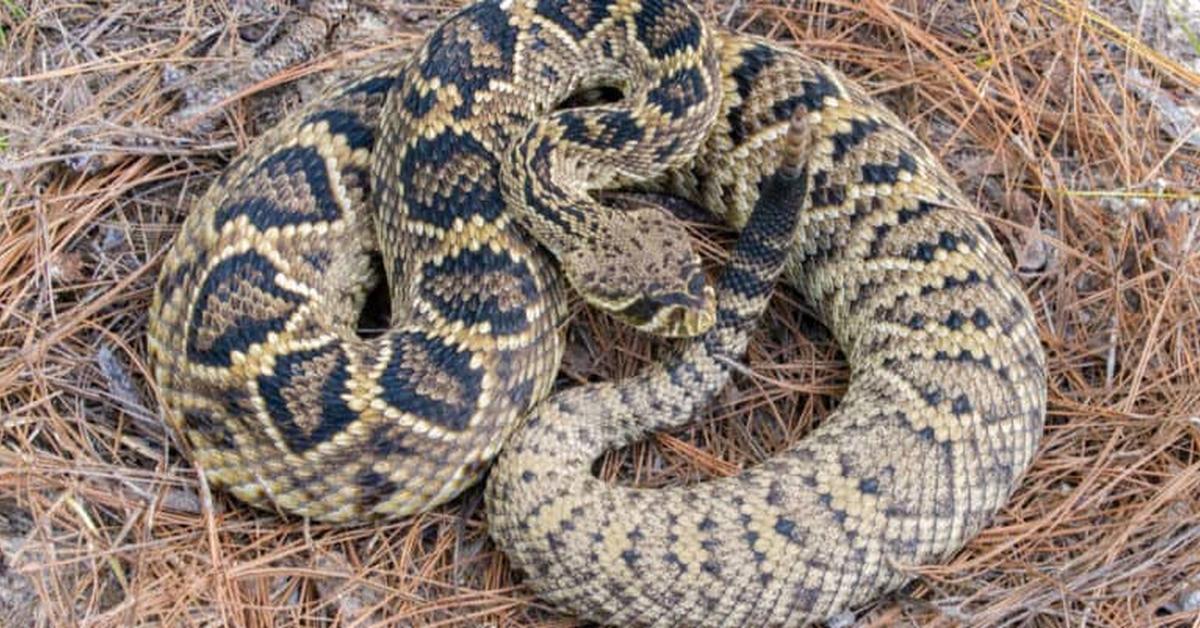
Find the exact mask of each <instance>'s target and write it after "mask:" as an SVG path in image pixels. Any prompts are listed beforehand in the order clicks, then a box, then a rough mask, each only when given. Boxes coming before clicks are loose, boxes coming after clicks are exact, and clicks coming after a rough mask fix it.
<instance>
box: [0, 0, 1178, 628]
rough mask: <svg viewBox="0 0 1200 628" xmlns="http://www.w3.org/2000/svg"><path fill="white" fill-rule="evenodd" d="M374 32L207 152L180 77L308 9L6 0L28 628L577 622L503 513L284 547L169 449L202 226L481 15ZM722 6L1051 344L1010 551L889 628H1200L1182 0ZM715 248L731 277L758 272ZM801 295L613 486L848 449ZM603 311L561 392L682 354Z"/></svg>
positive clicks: (16, 463)
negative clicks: (166, 405)
mask: <svg viewBox="0 0 1200 628" xmlns="http://www.w3.org/2000/svg"><path fill="white" fill-rule="evenodd" d="M300 4H303V3H300ZM362 4H363V5H364V6H362V7H361V8H359V9H358V10H356V12H355V17H356V19H355V21H354V22H352V23H350V24H348V25H345V26H343V27H340V28H339V29H338V30H337V31H336V32H335V33H334V37H333V39H332V46H333V52H330V53H327V54H326V55H325V56H323V57H321V58H319V59H316V60H314V61H312V62H310V63H309V64H307V65H305V66H303V67H301V68H293V69H291V70H287V71H284V72H281V73H278V74H276V75H274V76H272V77H271V78H270V79H268V80H266V81H265V82H259V83H257V84H254V85H249V86H247V87H245V88H244V89H241V90H240V91H238V92H236V93H235V94H234V95H232V96H230V97H229V98H227V99H225V100H223V101H221V102H218V103H216V104H214V105H213V106H212V109H213V112H214V113H215V114H216V124H214V125H212V129H211V130H206V131H205V130H201V131H197V130H195V129H193V130H190V131H189V130H187V129H178V128H173V127H171V126H170V125H168V124H166V122H165V120H167V118H168V117H169V114H170V113H171V112H173V111H174V110H175V109H176V108H177V107H178V106H179V99H178V96H177V94H176V93H175V92H172V91H164V89H163V85H164V80H166V79H168V78H170V75H171V73H172V72H173V71H174V69H175V68H179V67H189V68H191V69H192V70H193V71H195V72H196V74H197V76H200V77H214V76H216V77H219V76H221V75H222V74H226V73H230V72H237V71H238V69H239V68H242V67H243V66H244V63H245V59H244V58H241V57H239V56H238V55H237V53H236V50H237V48H238V46H237V45H236V44H237V43H238V41H239V40H247V39H249V40H253V39H254V38H255V37H258V36H261V35H262V33H264V32H270V31H271V29H273V28H275V27H276V26H277V24H278V23H279V22H280V21H281V20H287V19H288V18H289V16H290V13H289V11H290V9H288V8H287V7H284V8H285V11H283V12H282V13H279V12H276V11H272V10H271V7H276V8H278V6H279V5H277V4H276V3H274V2H243V3H224V2H217V1H215V0H197V1H195V2H157V3H156V2H148V1H147V0H113V1H112V2H108V3H63V2H52V1H49V0H32V1H30V2H21V3H18V2H12V1H11V0H0V112H2V113H0V210H2V211H0V625H23V624H28V623H38V624H41V625H74V624H77V623H87V624H88V625H92V626H118V625H128V624H131V623H135V622H139V621H140V622H143V623H153V624H164V625H217V624H219V625H275V624H293V623H295V624H304V625H346V626H364V625H377V624H381V625H395V626H413V625H417V626H446V625H497V626H499V625H504V626H532V625H538V626H569V625H574V622H573V621H572V620H571V619H570V618H565V617H561V616H559V615H556V614H554V613H553V611H552V610H551V609H548V608H545V607H544V606H543V605H541V604H540V603H539V602H538V601H536V600H534V599H531V598H530V596H529V594H528V592H527V591H525V590H524V589H522V588H521V587H520V584H519V578H517V577H516V576H515V575H514V574H513V573H511V572H510V570H509V569H508V566H507V563H506V561H505V559H504V558H503V557H502V556H501V555H499V554H498V553H497V552H496V551H495V549H494V548H493V546H492V545H491V544H490V542H489V541H488V539H487V528H486V521H485V520H484V519H483V516H482V514H481V509H480V507H479V501H480V495H479V492H478V491H477V490H476V491H472V492H470V493H469V494H468V495H466V496H464V497H462V498H460V499H459V500H456V501H455V502H454V503H453V504H451V505H449V506H447V507H445V508H442V509H439V510H438V511H436V512H433V513H429V514H426V515H423V516H420V517H417V518H415V519H413V520H410V521H402V522H396V523H389V524H386V525H378V526H371V527H361V528H354V529H333V528H328V527H324V526H315V525H314V526H309V525H306V524H304V523H303V522H295V521H282V520H280V519H279V518H277V517H274V516H271V515H268V514H263V513H260V512H254V511H250V510H248V509H246V508H244V507H242V506H240V505H239V504H237V503H235V502H233V501H231V500H230V499H229V498H228V497H226V496H225V495H222V494H220V493H216V494H213V493H210V492H209V491H208V488H207V486H205V485H204V484H203V483H201V481H200V479H199V476H198V474H197V472H196V470H195V469H194V468H193V467H192V466H190V465H189V464H187V463H186V461H185V460H183V459H182V457H181V455H180V450H179V448H178V444H179V443H178V442H177V441H176V440H175V436H174V435H173V434H171V433H170V432H169V431H168V430H166V429H165V428H164V426H163V425H162V423H161V422H160V421H159V420H158V407H159V404H158V400H157V399H156V397H155V392H154V390H153V387H152V386H151V384H150V377H149V374H148V372H147V366H146V362H145V341H144V335H145V325H146V320H145V311H146V307H147V304H148V301H149V298H150V289H151V285H152V281H153V278H154V276H155V273H156V272H157V269H158V260H159V259H160V258H161V256H162V253H163V251H164V250H165V247H166V246H167V244H168V242H169V240H170V237H171V235H172V234H173V233H174V229H175V228H176V225H177V224H178V223H179V221H180V219H181V218H182V216H183V214H184V212H185V211H186V208H187V206H188V203H189V201H190V200H191V199H193V198H194V197H195V196H196V195H197V193H198V192H199V191H201V190H203V189H204V188H205V187H206V186H207V185H208V184H209V183H210V181H211V179H212V177H213V176H214V175H215V173H216V172H218V171H219V170H220V168H221V167H222V165H223V164H224V163H226V162H227V161H228V159H229V158H230V157H231V156H232V155H234V154H235V153H236V152H237V151H238V150H240V149H241V148H244V147H245V145H246V143H247V142H248V141H249V140H250V139H252V138H253V137H254V136H256V135H257V134H259V133H261V132H262V131H263V130H264V129H265V128H267V126H269V125H270V124H271V122H272V121H273V120H275V119H277V118H278V116H279V115H280V114H281V113H282V112H285V111H287V110H290V109H293V108H294V107H295V106H296V105H297V104H298V103H299V101H300V100H302V99H304V98H308V97H311V95H312V93H313V91H314V87H315V86H317V85H318V84H320V83H322V82H323V81H326V80H329V79H330V77H331V76H332V75H334V74H337V73H339V72H344V71H348V70H349V68H351V67H352V66H356V65H358V64H359V62H360V60H361V61H364V62H365V61H370V60H377V59H379V58H386V57H388V56H389V55H391V56H395V55H397V54H400V52H398V51H402V50H406V49H409V48H411V47H412V46H413V45H414V44H415V42H416V41H418V40H419V38H420V37H421V36H422V35H423V34H424V33H426V32H428V30H429V29H430V28H431V26H432V24H434V23H435V21H436V19H437V18H439V17H441V16H443V15H445V14H446V12H447V11H449V10H450V9H451V8H452V7H453V4H454V3H453V2H450V0H446V1H444V2H443V1H442V0H433V1H431V3H429V4H416V3H394V4H392V3H383V2H365V3H362ZM696 4H697V5H699V6H701V7H702V9H703V10H704V11H705V12H706V13H708V15H709V16H710V17H712V18H713V19H715V20H718V21H721V22H723V23H725V24H728V25H729V26H731V27H733V28H737V29H740V30H744V31H747V32H754V33H759V34H765V35H768V36H771V37H774V38H777V39H780V40H789V41H793V42H796V43H795V45H796V46H797V47H798V48H800V49H802V50H805V51H807V52H809V53H811V54H813V55H816V56H819V57H821V58H824V59H828V60H830V61H832V62H834V63H835V64H837V65H838V66H839V67H841V68H842V69H844V70H846V71H847V72H848V73H850V74H851V75H853V76H855V77H858V78H860V79H861V80H862V81H863V82H864V83H865V84H866V85H867V86H868V87H869V89H870V90H871V91H872V92H874V93H877V94H879V95H880V96H881V97H882V98H884V99H885V100H886V101H887V102H888V103H889V104H890V105H891V106H893V107H894V108H895V109H896V110H897V111H898V112H900V114H901V116H902V117H903V118H905V119H906V120H908V121H909V122H910V123H911V124H912V126H913V127H914V128H915V129H916V130H917V132H918V134H919V135H920V136H922V137H923V138H925V139H927V140H928V141H929V142H930V143H931V144H932V145H934V146H936V147H938V149H939V154H940V155H941V156H942V157H943V158H944V159H945V160H946V161H947V163H948V164H949V165H950V166H951V170H952V172H953V174H954V175H955V176H956V178H957V179H958V180H959V181H960V182H961V183H962V186H963V188H964V190H966V191H967V192H968V194H970V195H972V196H973V197H974V198H975V199H976V200H977V202H978V204H979V205H980V207H981V209H982V210H983V211H984V212H985V213H986V214H987V215H988V216H989V217H991V219H992V225H993V227H994V229H995V231H996V232H997V234H998V235H999V237H1000V238H1001V240H1002V242H1003V243H1004V244H1005V246H1006V248H1007V249H1008V251H1009V252H1010V254H1011V256H1012V259H1013V260H1014V262H1015V263H1016V264H1017V265H1018V266H1019V267H1020V268H1021V270H1022V273H1023V274H1024V277H1025V280H1026V287H1027V289H1028V292H1029V294H1030V295H1031V298H1032V300H1033V302H1034V304H1035V307H1036V309H1037V311H1038V313H1039V323H1040V325H1041V332H1042V339H1043V341H1044V343H1045V346H1046V348H1047V351H1048V355H1049V358H1050V416H1049V420H1048V425H1047V427H1046V434H1045V438H1044V441H1043V444H1042V447H1041V450H1040V452H1039V455H1038V457H1037V460H1036V463H1035V465H1034V467H1033V469H1032V470H1031V471H1030V473H1029V474H1028V475H1027V477H1026V478H1025V479H1024V481H1023V483H1022V484H1021V486H1020V488H1019V489H1018V491H1017V492H1016V494H1015V495H1014V497H1013V499H1012V500H1011V502H1010V504H1009V505H1008V506H1007V508H1006V509H1005V510H1004V511H1003V512H1002V513H1001V515H1000V516H999V517H998V518H997V520H996V521H995V522H994V524H993V525H992V526H991V527H990V528H989V529H988V530H986V531H985V532H984V533H983V534H982V535H980V536H979V537H978V538H977V539H975V540H974V541H973V542H972V543H971V544H970V545H969V546H968V547H967V548H966V549H965V550H964V551H963V552H961V553H959V554H958V555H956V556H955V557H954V558H953V559H952V560H950V561H949V562H948V563H947V564H945V565H940V566H936V567H928V568H923V569H920V570H918V573H919V575H920V579H919V581H918V583H917V584H915V585H914V586H912V587H910V588H908V589H906V590H905V591H904V592H902V593H899V594H896V595H893V596H891V597H889V598H886V599H884V600H881V601H879V602H878V603H876V604H874V605H872V606H870V607H869V608H866V609H860V611H859V614H858V617H859V619H860V620H861V621H862V623H863V624H864V625H878V626H883V625H892V624H895V623H899V622H911V623H932V624H935V625H948V624H967V625H1014V624H1021V625H1027V624H1028V625H1092V624H1097V625H1117V626H1135V625H1136V626H1168V625H1169V626H1180V625H1200V198H1198V196H1197V190H1200V153H1197V151H1196V150H1195V147H1194V146H1192V145H1191V144H1189V143H1188V142H1186V141H1184V138H1182V137H1172V136H1171V135H1170V134H1169V133H1168V132H1165V131H1164V129H1168V130H1169V129H1170V128H1171V127H1170V125H1164V124H1163V122H1164V120H1163V119H1161V115H1162V113H1161V112H1160V111H1159V108H1156V105H1155V103H1154V102H1150V101H1147V100H1143V96H1139V94H1153V95H1154V98H1155V99H1158V100H1160V101H1161V99H1164V98H1165V99H1170V102H1168V104H1169V105H1172V106H1173V107H1175V109H1178V110H1181V111H1188V110H1189V109H1188V107H1193V108H1195V107H1197V106H1198V102H1197V97H1196V95H1195V91H1196V90H1197V88H1200V79H1198V78H1197V72H1196V68H1197V67H1200V63H1197V61H1196V57H1200V50H1197V51H1194V56H1192V57H1186V56H1185V57H1178V58H1172V57H1171V56H1170V55H1168V54H1167V53H1164V52H1163V51H1162V50H1160V49H1159V47H1158V44H1157V43H1155V42H1157V41H1158V40H1161V39H1162V38H1161V37H1160V36H1159V35H1158V34H1156V33H1159V32H1160V31H1161V30H1162V29H1165V28H1168V27H1169V23H1167V22H1161V21H1155V19H1156V18H1155V16H1156V15H1158V13H1156V12H1154V11H1151V10H1150V9H1148V8H1147V7H1149V6H1150V5H1152V4H1154V3H1129V4H1130V5H1140V8H1139V9H1127V8H1126V4H1125V3H1096V4H1095V7H1096V8H1088V7H1087V6H1085V5H1084V3H1080V2H1074V1H1067V0H1013V1H1010V2H1003V3H1001V2H989V1H972V2H960V1H958V0H900V1H899V2H895V3H885V2H882V1H879V0H872V1H870V2H865V3H851V2H844V1H842V0H811V1H804V2H800V1H792V0H788V1H787V2H775V1H773V0H737V1H733V2H731V1H727V0H703V1H699V2H697V3H696ZM1156 29H1157V30H1156ZM1160 34H1161V33H1160ZM1184 52H1185V53H1186V50H1185V51H1184ZM164 73H165V75H164ZM1129 77H1137V78H1136V80H1137V81H1139V83H1138V84H1137V86H1136V88H1137V89H1132V87H1134V86H1130V85H1128V84H1127V81H1128V80H1130V78H1129ZM167 82H169V81H167ZM1139 90H1141V91H1139ZM1192 110H1193V111H1194V110H1195V109H1192ZM697 230H698V232H700V233H702V234H703V235H704V236H705V238H707V239H706V240H705V245H704V248H705V252H706V254H709V255H710V257H716V256H718V255H719V254H720V253H719V252H720V251H721V246H724V245H726V244H728V242H729V234H728V233H726V232H724V231H720V230H712V229H710V228H707V227H697ZM782 296H783V297H784V298H781V299H778V300H777V301H778V302H777V304H776V305H775V306H774V308H773V310H772V312H771V313H770V315H769V317H768V320H767V322H766V323H765V324H764V327H763V330H762V331H761V333H759V335H758V338H757V339H756V341H755V342H754V344H753V346H752V348H751V351H750V354H749V358H748V364H749V365H750V367H751V368H752V369H753V375H752V376H747V377H741V378H740V380H739V382H738V383H737V385H736V387H732V388H731V389H730V390H729V391H728V392H727V394H726V395H725V396H724V398H723V400H722V402H721V403H720V404H719V406H718V407H716V408H714V409H713V410H712V412H711V415H710V416H709V417H707V418H706V420H704V421H701V422H698V423H697V424H695V425H694V426H693V427H690V428H688V429H684V430H681V431H678V432H676V433H672V434H669V435H663V436H660V437H659V438H657V439H655V440H654V441H651V442H648V443H642V444H639V445H636V446H634V447H631V448H629V449H628V450H625V451H621V452H615V453H613V454H611V455H610V456H608V457H607V458H606V459H605V460H604V461H603V464H602V469H601V473H602V474H603V475H604V476H605V477H610V478H616V479H618V480H619V481H632V482H638V483H641V484H644V485H650V486H659V485H665V484H671V483H679V482H688V481H698V480H701V479H703V478H710V477H716V476H722V475H727V474H731V473H736V472H737V470H738V469H740V468H744V467H746V466H749V465H753V464H755V463H756V462H758V461H761V460H762V459H764V458H766V457H768V456H770V455H771V453H772V452H775V451H779V450H781V449H783V448H785V447H787V446H788V445H790V444H792V443H795V442H796V441H797V440H798V439H799V438H801V437H802V436H803V434H804V433H805V431H806V430H807V429H808V428H809V427H811V425H812V424H813V423H814V422H817V421H820V420H821V418H822V417H824V416H825V415H826V414H827V413H828V411H829V409H830V408H831V407H832V406H834V405H836V403H837V397H838V395H839V394H840V392H841V391H842V390H844V386H845V383H846V379H847V376H848V372H847V370H846V367H845V365H844V363H843V362H842V360H841V358H840V356H838V354H837V352H836V350H835V348H834V346H833V344H832V341H831V339H830V338H829V337H828V335H827V334H825V333H824V332H823V331H822V330H821V329H820V328H819V327H818V326H816V325H815V324H814V323H813V322H812V320H811V319H810V318H809V317H807V316H805V314H804V308H803V306H802V305H801V304H799V303H797V302H796V299H795V297H794V295H789V294H784V295H782ZM576 314H577V316H576V317H575V319H574V322H573V324H572V327H571V331H570V338H571V343H572V344H571V348H570V349H569V352H568V356H567V360H566V362H565V365H564V375H563V383H564V385H568V384H572V383H576V382H581V381H589V380H596V379H602V378H611V377H618V376H624V375H628V374H630V373H633V372H636V371H637V370H638V369H639V368H641V367H643V366H644V365H646V364H647V363H649V362H650V361H651V359H652V356H653V355H655V353H656V352H657V351H659V349H660V348H659V347H656V346H653V345H651V344H650V343H649V342H648V341H647V340H645V339H644V338H641V337H637V336H635V335H633V334H631V333H629V332H627V331H626V330H624V329H622V328H620V327H619V326H617V325H615V324H614V323H613V322H612V321H610V320H608V319H605V318H602V317H599V316H597V315H595V314H594V313H591V312H588V311H585V310H583V309H581V308H577V312H576Z"/></svg>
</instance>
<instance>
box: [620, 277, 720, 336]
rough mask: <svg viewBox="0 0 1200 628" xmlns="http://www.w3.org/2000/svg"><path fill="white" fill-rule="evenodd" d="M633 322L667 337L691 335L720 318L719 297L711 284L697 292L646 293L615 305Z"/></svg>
mask: <svg viewBox="0 0 1200 628" xmlns="http://www.w3.org/2000/svg"><path fill="white" fill-rule="evenodd" d="M612 314H613V316H616V317H617V318H619V319H621V320H622V321H624V322H626V323H628V324H629V325H630V326H632V327H634V328H636V329H638V330H640V331H642V332H645V333H648V334H652V335H655V336H662V337H664V338H691V337H693V336H699V335H700V334H703V333H705V332H707V331H708V330H709V329H711V328H712V326H713V325H714V324H715V323H716V321H717V298H716V294H715V292H714V291H713V288H712V286H709V285H706V284H702V285H701V287H700V289H699V290H697V291H696V293H689V294H682V293H679V292H671V293H665V294H659V295H652V296H644V297H641V298H639V299H637V300H635V301H633V302H631V303H629V304H627V305H624V306H621V307H619V308H616V309H612Z"/></svg>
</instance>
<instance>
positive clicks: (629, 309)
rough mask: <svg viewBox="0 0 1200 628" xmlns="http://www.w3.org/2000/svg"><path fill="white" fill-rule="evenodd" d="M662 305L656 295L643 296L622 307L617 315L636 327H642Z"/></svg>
mask: <svg viewBox="0 0 1200 628" xmlns="http://www.w3.org/2000/svg"><path fill="white" fill-rule="evenodd" d="M662 305H663V304H662V303H661V302H659V300H658V299H657V298H655V297H642V298H640V299H638V300H637V301H634V302H633V303H630V304H629V305H627V306H625V307H623V308H621V309H620V310H619V311H617V312H616V315H617V316H618V317H620V318H621V319H623V320H625V321H626V322H627V323H629V324H630V325H633V326H634V327H641V326H642V325H645V324H646V323H649V322H650V321H651V320H652V319H653V318H654V315H655V314H656V313H657V312H658V310H659V308H661V307H662Z"/></svg>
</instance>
